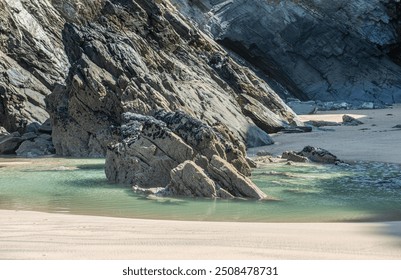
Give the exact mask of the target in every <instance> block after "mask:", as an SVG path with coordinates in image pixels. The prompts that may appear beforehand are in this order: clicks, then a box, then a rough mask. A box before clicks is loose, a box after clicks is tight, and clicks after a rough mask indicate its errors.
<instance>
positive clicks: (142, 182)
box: [105, 111, 266, 199]
mask: <svg viewBox="0 0 401 280" xmlns="http://www.w3.org/2000/svg"><path fill="white" fill-rule="evenodd" d="M122 119H123V121H124V124H123V125H122V126H121V127H120V128H119V129H118V131H119V133H117V134H120V140H119V141H118V142H116V143H114V144H111V145H109V147H108V151H107V157H106V168H105V171H106V176H107V178H108V179H109V180H110V181H112V182H118V183H125V184H132V185H135V186H136V187H139V188H164V190H163V191H160V192H158V193H157V194H158V195H185V196H196V197H211V198H215V197H221V198H232V197H244V198H253V199H261V198H264V197H265V196H266V195H265V194H264V193H263V192H262V191H260V190H259V189H258V188H257V187H256V186H255V185H254V184H253V183H252V181H250V180H249V179H248V178H246V176H247V175H250V166H249V164H248V161H247V160H246V158H245V154H244V152H243V151H242V149H241V148H240V147H238V146H236V145H234V144H233V142H232V141H231V140H230V139H227V138H225V137H224V136H223V135H222V134H220V133H219V132H218V131H216V130H214V129H213V127H211V126H208V125H206V124H204V123H202V122H201V121H199V120H197V119H195V118H192V117H190V116H189V115H187V114H185V113H183V112H180V111H178V112H166V111H158V112H156V113H155V115H154V117H150V116H143V115H139V114H134V113H125V114H123V118H122ZM234 142H235V141H234ZM221 189H222V190H221Z"/></svg>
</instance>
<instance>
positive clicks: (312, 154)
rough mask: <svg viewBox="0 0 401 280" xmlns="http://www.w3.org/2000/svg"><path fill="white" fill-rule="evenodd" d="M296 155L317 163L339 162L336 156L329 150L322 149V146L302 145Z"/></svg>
mask: <svg viewBox="0 0 401 280" xmlns="http://www.w3.org/2000/svg"><path fill="white" fill-rule="evenodd" d="M298 155H300V156H303V157H306V158H308V159H309V160H311V161H313V162H318V163H329V164H335V163H339V162H341V161H340V160H339V159H338V158H337V156H335V155H333V154H332V153H330V152H329V151H327V150H325V149H322V148H316V147H312V146H306V147H304V148H303V150H302V151H300V152H299V153H298Z"/></svg>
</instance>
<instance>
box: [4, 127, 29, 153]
mask: <svg viewBox="0 0 401 280" xmlns="http://www.w3.org/2000/svg"><path fill="white" fill-rule="evenodd" d="M22 141H24V139H23V138H22V137H21V135H20V134H19V133H18V132H13V133H11V134H9V133H3V134H0V155H1V154H14V153H15V150H16V149H18V147H19V145H20V144H21V143H22Z"/></svg>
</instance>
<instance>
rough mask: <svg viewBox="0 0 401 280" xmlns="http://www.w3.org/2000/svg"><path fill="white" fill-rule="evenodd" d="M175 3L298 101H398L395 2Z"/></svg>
mask: <svg viewBox="0 0 401 280" xmlns="http://www.w3.org/2000/svg"><path fill="white" fill-rule="evenodd" d="M172 2H173V3H175V4H176V6H177V7H178V8H179V9H180V11H181V12H182V13H184V14H185V15H187V16H188V17H190V18H192V19H193V20H194V21H196V22H197V23H198V24H199V26H200V27H201V28H203V30H205V31H206V32H207V33H209V34H211V36H213V37H214V38H215V39H216V40H218V41H219V42H220V43H221V44H222V45H223V46H225V47H226V48H228V49H231V50H233V51H234V52H236V53H238V54H239V55H241V56H242V57H243V58H245V59H246V60H247V61H248V62H250V63H252V64H253V65H254V66H256V67H258V68H259V69H261V70H262V71H263V72H264V73H265V74H267V75H268V76H269V77H271V78H272V79H275V80H277V81H278V82H280V83H281V84H282V85H283V86H284V87H286V89H287V90H288V91H289V93H290V94H291V95H293V96H295V97H297V98H299V99H301V100H305V99H314V100H322V101H350V102H362V101H372V102H377V103H393V102H401V68H400V66H399V65H397V64H396V63H394V61H395V62H398V63H399V61H400V60H399V59H400V43H399V42H400V13H399V11H400V2H399V1H398V0H368V1H366V0H341V1H330V0H301V1H299V0H297V1H295V0H293V1H273V0H255V1H247V0H232V1H224V0H213V1H212V0H206V1H189V0H172ZM282 95H283V96H284V95H286V92H285V91H283V92H282Z"/></svg>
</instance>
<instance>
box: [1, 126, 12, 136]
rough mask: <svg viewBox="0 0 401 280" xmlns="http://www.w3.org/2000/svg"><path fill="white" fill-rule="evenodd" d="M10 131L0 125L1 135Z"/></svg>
mask: <svg viewBox="0 0 401 280" xmlns="http://www.w3.org/2000/svg"><path fill="white" fill-rule="evenodd" d="M8 134H10V133H8V131H7V129H5V128H4V127H2V126H0V136H3V135H8Z"/></svg>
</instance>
